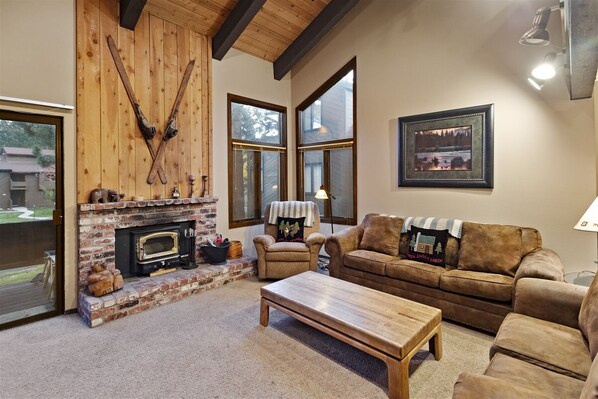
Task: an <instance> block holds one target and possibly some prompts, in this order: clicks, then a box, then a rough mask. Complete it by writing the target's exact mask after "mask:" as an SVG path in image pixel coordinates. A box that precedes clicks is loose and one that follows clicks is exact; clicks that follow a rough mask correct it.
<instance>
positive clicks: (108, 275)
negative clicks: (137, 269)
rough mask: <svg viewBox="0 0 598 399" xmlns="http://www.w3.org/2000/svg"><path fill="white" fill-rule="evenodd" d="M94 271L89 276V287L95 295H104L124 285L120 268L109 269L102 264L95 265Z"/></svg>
mask: <svg viewBox="0 0 598 399" xmlns="http://www.w3.org/2000/svg"><path fill="white" fill-rule="evenodd" d="M91 270H92V272H91V274H90V275H89V277H87V284H88V286H87V288H88V289H89V292H91V293H92V294H93V295H95V296H102V295H106V294H109V293H111V292H113V291H116V290H119V289H121V288H122V287H123V276H122V275H121V274H120V270H118V269H113V270H107V269H106V268H105V267H104V266H102V265H93V266H92V268H91Z"/></svg>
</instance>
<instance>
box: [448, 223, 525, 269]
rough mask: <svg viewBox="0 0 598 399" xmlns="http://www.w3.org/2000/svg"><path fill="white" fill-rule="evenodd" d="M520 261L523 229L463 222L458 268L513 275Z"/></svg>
mask: <svg viewBox="0 0 598 399" xmlns="http://www.w3.org/2000/svg"><path fill="white" fill-rule="evenodd" d="M520 262H521V229H520V228H518V227H515V226H506V225H498V224H481V223H471V222H464V223H463V233H462V236H461V247H460V249H459V265H458V267H459V269H461V270H474V271H479V272H488V273H496V274H504V275H507V276H514V275H515V271H517V267H518V266H519V263H520Z"/></svg>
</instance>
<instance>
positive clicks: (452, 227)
mask: <svg viewBox="0 0 598 399" xmlns="http://www.w3.org/2000/svg"><path fill="white" fill-rule="evenodd" d="M411 226H415V227H421V228H424V229H432V230H448V231H449V234H450V235H452V236H453V237H455V238H461V229H462V228H463V221H462V220H460V219H441V218H434V217H431V218H427V217H412V216H409V217H406V218H405V219H404V221H403V227H402V229H401V233H406V232H407V230H409V228H410V227H411Z"/></svg>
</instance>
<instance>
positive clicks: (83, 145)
mask: <svg viewBox="0 0 598 399" xmlns="http://www.w3.org/2000/svg"><path fill="white" fill-rule="evenodd" d="M118 12H119V6H118V0H77V183H78V186H77V201H78V202H80V203H83V202H88V196H89V192H90V191H91V190H93V189H94V188H98V187H102V188H111V189H116V190H117V191H118V192H119V193H124V194H125V198H126V199H130V198H131V197H132V196H140V195H143V196H144V197H145V199H153V198H155V197H156V195H162V197H163V198H170V197H171V193H172V189H173V187H175V186H177V187H178V188H179V190H180V192H181V196H182V197H187V196H188V195H189V190H190V186H189V175H194V176H195V177H196V181H195V190H194V195H195V196H197V195H199V194H200V191H201V176H202V175H206V176H208V181H209V185H210V187H209V189H208V190H209V191H208V192H209V193H210V194H211V193H212V176H213V174H212V145H211V144H212V115H211V102H212V98H211V81H212V76H211V74H212V71H211V61H212V49H211V40H209V38H208V37H207V36H204V35H200V34H198V33H195V32H193V31H191V30H189V29H187V28H184V27H181V26H178V25H175V24H172V23H170V22H167V21H164V20H163V19H160V18H158V17H155V16H153V15H150V14H148V13H147V12H144V13H143V14H142V15H141V18H140V20H139V22H138V23H137V26H136V27H135V31H134V32H133V31H130V30H127V29H124V28H122V27H120V26H119V23H118V22H119V17H118ZM108 35H112V37H113V38H114V40H115V42H116V43H117V46H118V48H119V51H120V55H121V58H122V60H123V63H124V65H125V68H126V69H127V73H128V75H129V80H130V81H131V84H132V86H133V89H134V92H135V96H136V97H137V99H138V101H139V104H140V105H141V110H142V112H143V113H144V114H145V116H146V117H147V118H148V119H149V120H150V122H151V123H152V124H153V125H154V126H155V127H156V128H157V130H158V135H157V136H156V137H154V139H153V140H154V141H153V144H154V147H155V148H156V149H157V148H158V145H159V142H160V140H161V137H162V133H163V131H164V128H165V124H166V122H167V119H168V117H169V115H170V112H171V108H172V104H173V102H174V99H175V97H176V94H177V90H178V86H179V83H180V81H181V79H182V77H183V74H184V71H185V68H186V67H187V63H188V62H189V60H191V59H195V66H194V68H193V73H192V75H191V79H190V81H189V85H188V86H187V90H186V91H185V96H184V99H183V101H182V102H181V105H180V108H179V113H178V118H177V127H178V129H179V133H178V135H177V136H175V137H174V138H173V139H171V140H170V141H169V142H168V143H167V144H166V151H165V153H164V160H163V163H162V165H163V167H164V171H165V172H166V176H167V178H168V183H167V184H166V185H163V184H162V183H161V182H160V179H159V178H156V181H155V182H154V184H152V185H149V184H148V183H147V176H148V173H149V171H150V169H151V165H152V158H151V155H150V153H149V150H148V148H147V146H146V143H145V141H144V139H143V136H142V135H141V132H140V130H139V128H138V127H137V123H136V120H135V114H134V112H133V108H132V106H131V104H130V102H129V100H128V98H127V95H126V92H125V90H124V86H123V84H122V82H121V80H120V77H119V75H118V72H117V70H116V67H115V64H114V60H113V59H112V56H111V55H110V51H109V49H108V42H107V37H108Z"/></svg>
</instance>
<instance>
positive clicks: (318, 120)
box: [301, 71, 353, 144]
mask: <svg viewBox="0 0 598 399" xmlns="http://www.w3.org/2000/svg"><path fill="white" fill-rule="evenodd" d="M301 118H302V121H303V123H302V127H301V129H302V130H301V135H302V144H313V143H319V142H324V141H332V140H342V139H351V138H353V71H350V72H349V73H348V74H347V75H345V77H343V78H342V79H341V80H339V81H338V82H337V83H336V84H335V85H334V86H332V87H331V88H330V89H329V90H328V91H327V92H326V93H324V94H323V95H322V96H321V97H320V98H319V99H317V100H316V101H314V102H313V103H312V104H311V105H309V106H308V107H307V108H306V109H305V110H303V111H301Z"/></svg>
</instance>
